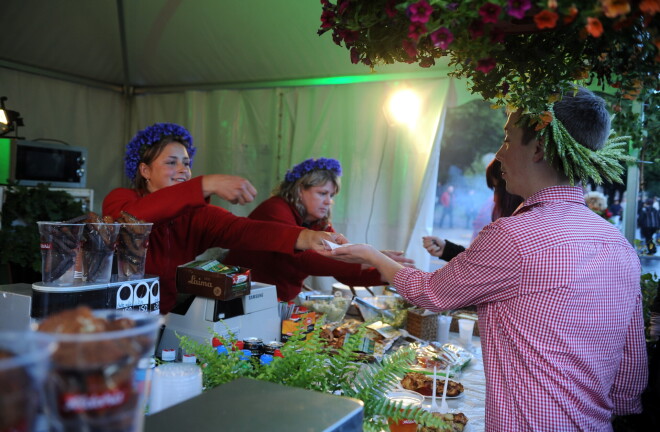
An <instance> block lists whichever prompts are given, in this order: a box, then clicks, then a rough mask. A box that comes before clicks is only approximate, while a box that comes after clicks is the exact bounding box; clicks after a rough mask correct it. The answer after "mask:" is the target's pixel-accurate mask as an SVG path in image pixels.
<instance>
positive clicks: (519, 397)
mask: <svg viewBox="0 0 660 432" xmlns="http://www.w3.org/2000/svg"><path fill="white" fill-rule="evenodd" d="M640 271H641V268H640V263H639V259H638V258H637V254H636V253H635V250H634V249H633V248H632V247H631V246H630V244H629V243H628V242H627V241H626V239H625V238H623V236H622V235H621V233H619V231H618V230H617V229H616V228H615V227H614V226H613V225H612V224H610V223H608V222H607V221H605V220H604V219H603V218H601V217H600V216H598V215H597V214H595V213H594V212H592V211H591V210H589V209H588V208H587V207H586V205H585V204H584V196H583V192H582V189H581V188H579V187H568V186H558V187H551V188H547V189H543V190H541V191H539V192H537V193H536V194H534V195H533V196H531V197H529V198H528V199H527V200H526V201H525V202H524V203H523V205H522V207H521V208H519V209H518V210H516V212H515V213H514V215H513V216H512V217H505V218H500V219H498V220H497V221H495V222H493V223H491V224H490V225H488V226H486V227H485V228H484V229H483V230H482V231H481V232H480V233H479V235H478V236H477V238H476V239H475V241H474V243H473V244H472V245H471V246H470V247H469V248H468V249H467V250H466V251H465V252H463V253H462V254H460V255H458V256H457V257H456V258H454V259H453V260H451V261H450V262H449V263H447V265H445V266H444V267H443V268H441V269H440V270H437V271H436V272H434V273H426V272H422V271H420V270H416V269H411V268H404V269H402V270H399V271H398V272H397V273H396V275H395V278H394V285H395V286H396V288H397V291H398V292H399V294H401V295H403V296H404V297H406V298H407V299H408V300H410V301H411V302H413V303H414V304H416V305H419V306H422V307H425V308H427V309H430V310H436V311H439V310H447V309H457V308H460V307H464V306H468V305H477V310H478V313H479V332H480V335H481V342H482V347H483V353H484V370H485V372H486V390H487V392H486V395H487V396H486V430H488V431H491V430H492V431H507V432H517V431H578V430H580V431H608V430H611V429H612V425H611V417H612V414H616V415H624V414H631V413H636V412H640V411H641V397H640V396H641V393H642V391H643V390H644V388H645V387H646V382H647V378H648V369H647V357H646V348H645V339H644V322H643V319H642V305H641V292H640V288H639V280H640Z"/></svg>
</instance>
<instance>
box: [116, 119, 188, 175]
mask: <svg viewBox="0 0 660 432" xmlns="http://www.w3.org/2000/svg"><path fill="white" fill-rule="evenodd" d="M165 137H171V138H172V141H176V142H180V143H181V144H183V145H184V146H185V147H186V150H188V157H190V167H191V168H192V164H193V156H194V155H195V152H196V151H197V149H196V148H195V147H194V146H193V139H192V136H191V135H190V132H188V130H187V129H186V128H184V127H183V126H179V125H178V124H175V123H155V124H153V125H151V126H149V127H146V128H144V129H142V130H141V131H139V132H138V133H136V134H135V136H134V137H133V139H131V140H130V141H129V143H128V144H127V145H126V155H125V156H124V171H125V173H126V175H127V176H128V178H130V179H131V181H134V180H135V177H136V175H137V169H138V167H139V166H140V162H141V161H142V157H143V156H144V152H145V151H147V148H149V147H151V146H152V145H154V144H155V143H157V142H159V141H161V140H162V139H163V138H165Z"/></svg>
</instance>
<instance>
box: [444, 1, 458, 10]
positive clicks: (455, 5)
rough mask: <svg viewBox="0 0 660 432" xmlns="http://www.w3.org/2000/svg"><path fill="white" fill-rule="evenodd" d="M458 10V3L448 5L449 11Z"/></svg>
mask: <svg viewBox="0 0 660 432" xmlns="http://www.w3.org/2000/svg"><path fill="white" fill-rule="evenodd" d="M456 9H458V3H449V4H448V5H447V10H448V11H455V10H456Z"/></svg>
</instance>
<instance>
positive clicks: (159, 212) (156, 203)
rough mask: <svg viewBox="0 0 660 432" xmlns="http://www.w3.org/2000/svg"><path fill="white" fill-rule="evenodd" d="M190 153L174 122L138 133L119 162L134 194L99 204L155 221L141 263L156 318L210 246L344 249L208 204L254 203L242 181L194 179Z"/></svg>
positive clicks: (123, 191) (315, 235)
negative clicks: (152, 282)
mask: <svg viewBox="0 0 660 432" xmlns="http://www.w3.org/2000/svg"><path fill="white" fill-rule="evenodd" d="M195 150H196V149H195V147H194V146H193V139H192V137H191V136H190V133H189V132H188V131H187V130H186V129H185V128H183V127H182V126H179V125H177V124H174V123H156V124H154V125H152V126H149V127H147V128H146V129H144V130H142V131H140V132H138V133H137V134H136V135H135V136H134V137H133V139H132V140H131V141H130V142H129V143H128V145H127V148H126V155H125V157H124V162H125V171H126V175H127V176H128V177H129V178H130V179H131V180H132V181H133V184H134V187H133V188H132V189H128V188H118V189H115V190H113V191H111V192H110V193H109V194H108V195H107V196H106V197H105V199H104V200H103V214H104V215H109V216H112V217H113V218H115V219H117V218H119V216H120V214H121V212H122V211H124V212H127V213H129V214H131V215H133V216H135V217H137V218H139V219H141V220H144V221H145V222H152V223H153V227H152V230H151V234H150V236H149V249H148V251H147V258H146V263H145V271H146V273H148V274H153V275H158V276H159V277H160V288H161V296H160V312H161V313H162V314H165V313H167V312H169V311H170V310H171V309H172V307H173V306H174V305H175V303H176V294H177V291H176V285H175V276H176V268H177V266H179V265H181V264H185V263H186V262H189V261H192V260H194V259H195V257H196V256H198V255H199V254H201V253H202V252H204V251H205V250H207V249H209V248H211V247H224V248H244V249H248V250H255V251H277V252H280V253H283V254H287V253H288V254H293V253H294V252H295V251H297V250H304V249H313V248H317V249H319V250H321V249H323V247H324V246H323V240H324V239H325V240H330V241H333V242H335V243H345V242H346V239H345V238H343V236H341V235H340V234H336V233H331V232H317V231H314V230H307V229H304V228H301V227H296V226H290V225H283V224H278V223H274V222H261V221H255V220H251V219H247V218H242V217H238V216H235V215H233V214H232V213H230V212H229V211H227V210H225V209H223V208H221V207H217V206H213V205H210V204H209V202H208V199H209V198H210V196H211V195H216V196H218V197H220V198H222V199H224V200H227V201H229V202H231V203H234V204H237V203H238V204H245V203H248V202H251V201H252V200H254V197H255V195H256V193H257V191H256V190H255V188H254V187H253V186H252V184H251V183H250V182H249V181H248V180H246V179H244V178H241V177H235V176H230V175H222V174H212V175H204V176H199V177H194V178H191V176H192V175H191V166H192V159H193V156H194V155H195Z"/></svg>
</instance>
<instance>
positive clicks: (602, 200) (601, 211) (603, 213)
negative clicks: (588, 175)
mask: <svg viewBox="0 0 660 432" xmlns="http://www.w3.org/2000/svg"><path fill="white" fill-rule="evenodd" d="M584 202H585V203H586V204H587V207H589V209H590V210H591V211H592V212H594V213H596V214H597V215H598V216H600V217H602V218H603V219H605V220H610V219H611V218H612V212H611V211H610V210H609V209H608V208H607V198H606V197H605V195H603V194H602V193H601V192H598V191H591V192H587V193H586V194H585V195H584Z"/></svg>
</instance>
